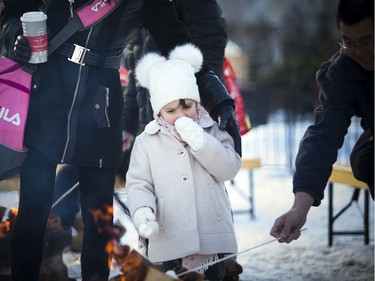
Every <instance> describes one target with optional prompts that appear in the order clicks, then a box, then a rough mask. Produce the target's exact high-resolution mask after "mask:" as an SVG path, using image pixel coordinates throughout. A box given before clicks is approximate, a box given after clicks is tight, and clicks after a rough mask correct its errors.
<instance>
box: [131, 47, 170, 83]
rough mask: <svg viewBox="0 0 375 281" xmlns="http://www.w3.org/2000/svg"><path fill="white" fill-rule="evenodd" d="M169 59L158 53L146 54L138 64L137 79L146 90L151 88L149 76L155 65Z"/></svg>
mask: <svg viewBox="0 0 375 281" xmlns="http://www.w3.org/2000/svg"><path fill="white" fill-rule="evenodd" d="M166 60H167V59H166V58H165V57H163V56H161V55H159V54H157V53H149V54H146V55H145V56H144V57H143V58H142V59H141V60H140V61H139V63H138V65H137V68H136V72H135V77H136V79H137V80H138V81H139V83H140V84H141V85H142V87H144V88H149V87H150V80H149V74H150V69H151V67H152V66H153V65H155V64H157V63H161V62H165V61H166Z"/></svg>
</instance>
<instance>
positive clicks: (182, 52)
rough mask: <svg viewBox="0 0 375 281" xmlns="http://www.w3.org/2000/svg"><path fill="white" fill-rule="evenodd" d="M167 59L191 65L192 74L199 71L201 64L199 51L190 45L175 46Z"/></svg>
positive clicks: (201, 58)
mask: <svg viewBox="0 0 375 281" xmlns="http://www.w3.org/2000/svg"><path fill="white" fill-rule="evenodd" d="M168 57H169V59H170V60H183V61H186V62H187V63H189V64H191V66H192V67H193V68H194V73H197V72H198V71H199V70H200V69H201V66H202V62H203V55H202V53H201V51H200V50H199V49H198V48H197V47H195V46H194V45H193V44H190V43H187V44H185V45H181V46H177V47H176V48H174V49H173V50H172V51H171V52H170V53H169V56H168Z"/></svg>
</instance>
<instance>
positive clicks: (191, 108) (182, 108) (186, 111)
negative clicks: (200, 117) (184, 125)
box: [160, 99, 197, 125]
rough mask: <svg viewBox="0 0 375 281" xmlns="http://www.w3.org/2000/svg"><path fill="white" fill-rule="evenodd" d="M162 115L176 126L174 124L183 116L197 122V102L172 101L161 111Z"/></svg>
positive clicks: (188, 100) (187, 100) (185, 100)
mask: <svg viewBox="0 0 375 281" xmlns="http://www.w3.org/2000/svg"><path fill="white" fill-rule="evenodd" d="M160 115H161V116H162V117H163V118H164V120H165V121H166V122H168V123H169V124H171V125H174V122H175V121H176V120H177V119H178V118H180V117H183V116H185V117H189V118H191V119H193V120H194V121H195V120H196V119H197V102H196V101H195V100H191V99H181V100H176V101H172V102H170V103H168V104H167V105H165V106H164V107H163V108H162V109H161V111H160Z"/></svg>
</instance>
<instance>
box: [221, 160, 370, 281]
mask: <svg viewBox="0 0 375 281" xmlns="http://www.w3.org/2000/svg"><path fill="white" fill-rule="evenodd" d="M253 176H254V208H255V219H251V218H250V215H248V214H237V215H235V216H234V222H235V228H236V233H237V238H238V243H239V248H240V249H239V251H240V252H241V251H244V250H246V249H250V248H253V247H256V246H258V245H261V244H263V243H267V242H269V241H272V240H273V237H271V236H270V235H269V231H270V229H271V227H272V225H273V223H274V220H275V219H276V218H277V217H278V216H280V215H281V214H282V213H284V212H285V211H287V210H288V209H289V208H290V206H291V204H292V200H293V195H292V192H291V183H292V174H291V172H290V171H289V170H286V169H284V168H280V167H279V168H278V167H276V168H275V167H262V168H259V169H256V170H254V172H253ZM235 182H236V185H237V187H233V186H232V185H231V184H229V183H228V184H227V186H228V192H229V195H230V198H231V202H232V208H233V210H238V209H246V207H247V206H248V202H247V200H246V198H245V199H244V198H243V195H242V194H240V193H239V192H237V191H236V188H241V190H243V191H244V192H246V191H247V189H248V173H247V171H245V170H241V171H240V173H239V174H238V175H237V177H236V180H235ZM335 190H336V193H335V195H334V196H335V202H334V206H335V213H336V212H338V211H339V210H340V209H341V208H342V207H343V206H345V205H346V204H347V203H348V202H349V201H350V199H351V195H352V192H353V188H351V187H347V186H344V185H337V186H336V187H335ZM363 200H364V199H363V192H361V194H360V197H359V200H358V204H352V206H351V207H350V208H349V209H348V210H347V211H346V212H345V213H344V214H343V215H342V217H340V218H338V219H337V221H336V222H335V226H334V229H335V230H360V229H361V227H363V223H362V222H363V215H362V214H363ZM327 204H328V199H327V191H326V195H325V200H323V202H322V204H321V206H320V207H316V208H315V207H313V208H312V209H311V210H310V213H309V215H308V219H307V222H306V224H305V226H304V228H306V230H305V231H303V232H302V235H301V237H300V238H299V239H298V240H296V241H293V242H292V243H290V244H280V243H278V242H276V241H275V242H271V243H269V244H266V245H264V246H261V247H259V248H256V249H254V250H250V251H248V252H245V253H243V254H240V255H239V256H238V262H239V263H240V264H241V265H242V266H243V267H244V272H243V274H241V276H240V277H241V279H240V280H242V281H250V280H251V281H256V280H262V281H271V280H293V281H299V280H301V281H302V280H304V281H313V280H317V281H318V280H319V281H324V280H327V281H328V280H330V281H331V280H340V281H351V280H353V281H354V280H361V281H370V280H374V202H373V201H372V200H370V244H369V245H364V239H363V236H334V238H333V246H332V247H328V227H327V226H328V205H327Z"/></svg>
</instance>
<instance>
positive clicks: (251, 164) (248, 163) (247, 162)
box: [232, 158, 262, 219]
mask: <svg viewBox="0 0 375 281" xmlns="http://www.w3.org/2000/svg"><path fill="white" fill-rule="evenodd" d="M261 166H262V164H261V160H260V159H259V158H243V159H242V169H246V170H248V172H249V196H248V199H249V209H245V210H234V211H233V213H234V214H244V213H246V214H247V213H249V214H250V217H251V218H252V219H253V218H254V217H255V213H254V209H255V208H254V179H253V170H254V169H256V168H260V167H261ZM232 186H234V180H232ZM237 191H238V190H237Z"/></svg>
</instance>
